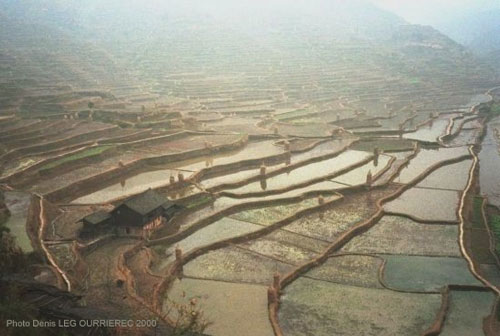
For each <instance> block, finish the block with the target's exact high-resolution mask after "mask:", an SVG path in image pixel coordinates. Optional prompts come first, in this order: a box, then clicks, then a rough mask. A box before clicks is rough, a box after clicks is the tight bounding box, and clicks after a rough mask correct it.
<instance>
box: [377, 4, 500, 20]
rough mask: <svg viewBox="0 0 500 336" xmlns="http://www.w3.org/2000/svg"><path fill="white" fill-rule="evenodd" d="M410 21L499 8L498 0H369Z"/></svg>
mask: <svg viewBox="0 0 500 336" xmlns="http://www.w3.org/2000/svg"><path fill="white" fill-rule="evenodd" d="M371 1H372V2H373V3H375V4H377V5H379V6H380V7H383V8H385V9H388V10H390V11H392V12H394V13H396V14H398V15H399V16H401V17H403V18H404V19H405V20H407V21H409V22H410V23H416V24H430V25H432V24H436V23H439V22H443V21H447V20H448V19H449V18H452V17H457V16H463V15H465V14H466V13H467V11H481V10H490V9H500V0H371Z"/></svg>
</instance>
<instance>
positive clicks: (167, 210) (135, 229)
mask: <svg viewBox="0 0 500 336" xmlns="http://www.w3.org/2000/svg"><path fill="white" fill-rule="evenodd" d="M181 209H182V207H181V206H179V205H177V204H175V203H173V202H171V201H170V200H168V199H167V198H165V197H163V196H161V195H160V194H158V193H157V192H155V191H154V190H152V189H148V190H146V191H145V192H143V193H141V194H138V195H134V196H132V197H129V198H127V199H125V200H123V201H122V202H121V203H119V204H118V205H117V206H116V207H115V208H114V209H113V210H112V211H111V212H106V211H97V212H95V213H93V214H91V215H89V216H86V217H84V218H83V219H82V222H83V229H82V230H81V231H80V236H81V237H82V238H86V239H88V238H91V237H96V236H98V235H101V234H106V233H114V234H117V235H136V236H141V235H145V234H147V233H148V232H151V231H153V230H155V229H157V228H160V227H162V226H164V225H167V224H168V223H169V222H170V220H171V219H172V217H173V216H174V215H175V214H176V213H177V212H178V211H179V210H181ZM168 231H171V232H175V231H176V228H174V227H172V228H171V230H168Z"/></svg>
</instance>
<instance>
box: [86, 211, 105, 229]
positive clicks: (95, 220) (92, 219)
mask: <svg viewBox="0 0 500 336" xmlns="http://www.w3.org/2000/svg"><path fill="white" fill-rule="evenodd" d="M110 218H111V214H110V213H109V212H106V211H104V210H99V211H97V212H94V213H93V214H91V215H88V216H87V217H84V218H83V220H84V221H86V222H88V223H90V224H94V225H96V224H99V223H102V222H104V221H106V220H108V219H110Z"/></svg>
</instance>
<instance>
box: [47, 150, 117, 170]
mask: <svg viewBox="0 0 500 336" xmlns="http://www.w3.org/2000/svg"><path fill="white" fill-rule="evenodd" d="M112 148H113V146H109V145H103V146H97V147H92V148H89V149H87V150H84V151H81V152H78V153H75V154H73V155H70V156H66V157H63V158H61V159H59V160H56V161H54V162H51V163H47V164H46V165H44V166H42V167H41V168H40V171H45V170H49V169H52V168H55V167H57V166H59V165H61V164H63V163H67V162H71V161H74V160H79V159H84V158H90V157H94V156H98V155H101V154H102V153H104V152H105V151H107V150H110V149H112Z"/></svg>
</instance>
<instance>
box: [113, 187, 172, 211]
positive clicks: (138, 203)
mask: <svg viewBox="0 0 500 336" xmlns="http://www.w3.org/2000/svg"><path fill="white" fill-rule="evenodd" d="M123 205H125V206H127V207H128V208H130V209H132V210H134V211H135V212H137V213H139V214H141V215H143V216H144V215H147V214H149V213H150V212H151V211H153V210H154V209H157V208H159V207H163V208H164V209H168V208H169V207H171V206H173V205H174V203H172V202H170V201H169V200H168V198H166V197H163V196H161V195H160V194H158V193H157V192H156V191H154V190H152V189H148V190H146V191H145V192H143V193H142V194H138V195H135V196H132V197H130V198H128V199H126V200H125V201H123V202H122V203H121V204H119V205H118V206H117V207H116V208H118V207H120V206H123Z"/></svg>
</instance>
